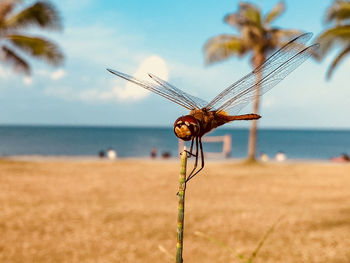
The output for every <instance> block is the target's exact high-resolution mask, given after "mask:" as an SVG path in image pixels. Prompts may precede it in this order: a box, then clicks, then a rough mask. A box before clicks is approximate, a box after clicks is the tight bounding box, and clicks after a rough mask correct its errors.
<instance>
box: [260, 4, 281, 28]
mask: <svg viewBox="0 0 350 263" xmlns="http://www.w3.org/2000/svg"><path fill="white" fill-rule="evenodd" d="M285 9H286V5H285V3H284V1H281V2H278V3H277V4H276V5H275V6H274V7H273V8H272V9H271V11H270V12H268V13H267V14H266V16H265V19H264V22H265V24H270V23H271V22H272V21H274V20H275V19H276V18H277V17H279V16H280V15H282V13H283V12H284V10H285Z"/></svg>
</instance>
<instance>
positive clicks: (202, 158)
mask: <svg viewBox="0 0 350 263" xmlns="http://www.w3.org/2000/svg"><path fill="white" fill-rule="evenodd" d="M198 142H199V149H200V151H201V153H200V155H201V168H199V169H198V170H197V171H196V172H194V171H195V170H196V168H197V164H198ZM196 146H197V150H196V153H197V156H196V161H195V164H194V168H193V170H192V172H191V173H190V175H189V176H188V177H187V179H186V183H187V182H188V181H189V180H191V179H192V178H193V177H194V176H195V175H196V174H198V173H199V172H200V171H201V170H202V169H203V168H204V154H203V145H202V139H201V138H199V139H198V138H197V141H196Z"/></svg>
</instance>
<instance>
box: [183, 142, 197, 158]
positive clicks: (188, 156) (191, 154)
mask: <svg viewBox="0 0 350 263" xmlns="http://www.w3.org/2000/svg"><path fill="white" fill-rule="evenodd" d="M194 138H195V137H193V138H192V140H191V146H190V150H189V151H187V150H186V151H185V152H186V153H187V158H190V157H191V156H196V155H194V154H193V153H192V150H193V142H194Z"/></svg>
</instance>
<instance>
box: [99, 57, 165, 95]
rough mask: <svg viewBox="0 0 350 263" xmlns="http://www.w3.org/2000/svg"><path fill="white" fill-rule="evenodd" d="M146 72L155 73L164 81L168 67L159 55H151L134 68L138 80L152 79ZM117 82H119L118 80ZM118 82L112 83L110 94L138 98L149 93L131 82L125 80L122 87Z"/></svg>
mask: <svg viewBox="0 0 350 263" xmlns="http://www.w3.org/2000/svg"><path fill="white" fill-rule="evenodd" d="M148 73H152V74H155V75H157V76H158V77H160V78H161V79H163V80H165V81H167V80H168V69H167V66H166V64H165V61H164V60H163V59H162V58H161V57H158V56H155V55H153V56H151V57H149V58H147V59H145V60H144V61H143V62H142V63H141V65H140V66H139V68H138V69H137V70H136V72H135V74H134V77H135V78H137V79H140V80H147V81H152V80H150V77H149V76H148ZM118 83H120V82H119V81H118ZM118 83H117V84H116V85H114V87H113V89H112V90H111V93H110V95H111V96H116V97H117V98H118V99H120V100H140V99H143V98H145V97H146V96H148V95H149V92H148V91H147V90H146V89H143V88H141V87H140V86H138V85H136V84H133V83H132V82H126V84H125V86H124V87H120V86H119V85H118ZM105 95H107V94H105Z"/></svg>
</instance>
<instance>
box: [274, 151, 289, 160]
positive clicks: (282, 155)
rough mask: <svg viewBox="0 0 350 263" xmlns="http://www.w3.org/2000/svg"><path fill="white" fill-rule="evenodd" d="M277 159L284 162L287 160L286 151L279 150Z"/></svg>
mask: <svg viewBox="0 0 350 263" xmlns="http://www.w3.org/2000/svg"><path fill="white" fill-rule="evenodd" d="M275 160H276V161H277V162H284V161H285V160H287V156H286V154H285V153H284V152H282V151H279V152H278V153H276V155H275Z"/></svg>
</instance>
